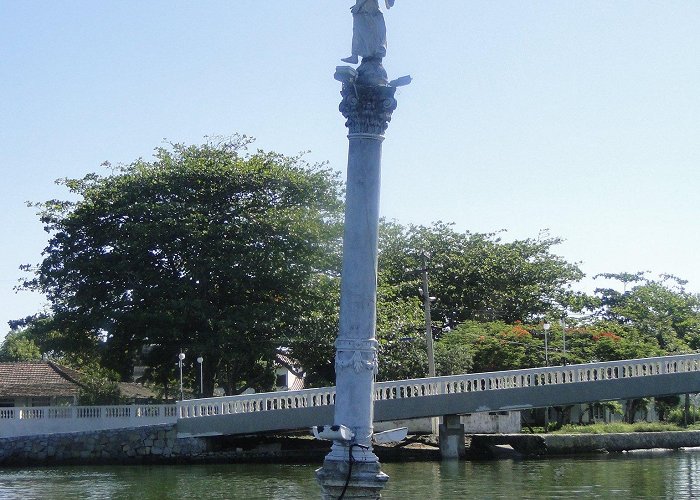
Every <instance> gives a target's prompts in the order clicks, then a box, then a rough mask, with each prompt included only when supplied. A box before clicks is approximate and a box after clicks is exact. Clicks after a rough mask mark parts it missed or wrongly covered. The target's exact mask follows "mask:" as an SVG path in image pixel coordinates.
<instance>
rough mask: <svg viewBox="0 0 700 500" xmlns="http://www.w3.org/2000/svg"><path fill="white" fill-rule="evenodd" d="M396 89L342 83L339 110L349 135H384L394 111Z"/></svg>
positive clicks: (378, 136) (352, 82)
mask: <svg viewBox="0 0 700 500" xmlns="http://www.w3.org/2000/svg"><path fill="white" fill-rule="evenodd" d="M395 92H396V87H390V86H383V85H372V86H365V85H359V84H358V83H356V82H354V81H351V82H344V83H343V88H342V90H341V92H340V95H341V96H342V97H343V100H342V101H341V103H340V106H339V109H340V112H341V113H342V115H343V116H344V117H345V118H346V122H345V126H346V127H348V130H349V131H350V135H353V134H368V135H373V136H377V138H380V137H382V136H383V135H384V132H385V131H386V129H387V127H388V126H389V122H390V121H391V114H392V113H393V112H394V110H395V109H396V99H394V93H395Z"/></svg>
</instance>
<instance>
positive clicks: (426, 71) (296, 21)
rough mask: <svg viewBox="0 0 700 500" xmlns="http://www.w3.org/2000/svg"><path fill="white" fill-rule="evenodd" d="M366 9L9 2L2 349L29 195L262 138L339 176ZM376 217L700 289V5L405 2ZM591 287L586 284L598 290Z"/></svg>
mask: <svg viewBox="0 0 700 500" xmlns="http://www.w3.org/2000/svg"><path fill="white" fill-rule="evenodd" d="M351 4H352V1H350V0H347V1H340V0H295V1H293V2H292V1H284V2H282V1H273V0H228V1H223V0H219V1H217V0H197V1H196V2H195V1H185V0H167V1H166V0H149V1H147V2H144V1H136V0H119V1H117V0H113V1H106V0H105V1H100V2H96V1H94V0H44V1H37V0H0V169H1V172H2V183H1V184H0V230H1V231H2V232H1V233H0V234H1V235H2V239H1V242H0V337H1V336H2V335H4V333H6V331H7V328H5V326H4V325H5V324H6V322H7V321H8V320H10V319H15V318H19V317H23V316H25V315H29V314H32V313H35V312H37V311H38V310H40V309H41V307H42V304H43V302H44V301H43V299H42V297H40V296H38V295H33V294H30V293H28V292H20V293H19V294H15V292H13V290H12V289H13V287H14V285H15V284H16V283H17V280H18V279H19V278H20V277H21V276H22V273H21V272H20V271H19V270H18V266H19V265H20V264H23V263H37V262H39V260H40V259H41V251H42V249H43V247H44V246H45V244H46V241H47V235H46V233H44V232H43V229H42V227H41V224H40V223H39V221H38V218H37V217H36V215H35V211H36V210H35V209H32V208H27V207H26V205H25V202H26V201H28V200H31V201H44V200H47V199H51V198H59V199H60V198H64V197H65V196H66V192H65V190H64V189H63V188H61V187H60V186H56V185H55V184H54V180H55V179H57V178H61V177H81V176H83V175H84V174H86V173H88V172H95V171H96V172H104V173H106V171H104V169H103V168H102V167H100V164H101V163H102V162H103V161H105V160H109V161H111V162H112V163H120V162H121V163H129V162H131V161H132V160H134V159H136V158H138V157H144V158H149V157H150V156H151V153H152V151H153V149H154V148H155V147H157V146H160V145H161V144H162V141H163V139H168V140H170V141H175V142H185V143H198V142H200V141H202V140H203V138H204V136H207V135H224V136H225V135H230V134H232V133H234V132H239V133H245V134H248V135H252V136H254V137H256V138H257V139H258V141H257V146H258V147H261V148H264V149H271V150H276V151H279V152H282V153H287V154H294V153H297V152H299V151H305V150H309V151H310V153H309V155H308V159H310V160H312V161H326V160H327V161H329V162H330V165H331V166H332V167H333V168H335V169H337V170H339V171H344V169H345V163H346V158H347V139H346V132H347V131H346V129H345V127H344V125H343V123H344V120H343V118H342V116H341V115H340V114H339V112H338V104H339V101H340V95H339V91H340V84H339V83H338V82H336V81H334V80H333V72H334V70H335V66H336V65H340V64H344V63H341V62H340V58H341V57H346V56H348V55H349V53H350V40H351V29H352V18H351V15H350V12H349V7H350V5H351ZM386 22H387V28H388V39H389V50H388V54H387V58H386V59H385V67H386V68H387V71H388V72H389V76H390V78H397V77H399V76H402V75H406V74H410V75H411V76H412V77H413V79H414V81H413V83H412V84H411V85H410V86H408V87H403V88H401V89H399V91H398V92H397V99H398V102H399V106H398V109H397V110H396V111H395V112H394V115H393V121H392V123H391V125H390V126H389V129H388V131H387V134H386V141H385V142H384V154H383V179H382V183H383V185H382V215H384V216H386V217H388V218H390V219H396V220H398V221H399V222H401V223H416V224H428V223H430V222H431V221H436V220H443V221H450V222H454V223H455V227H456V229H458V230H460V231H462V230H470V231H474V232H490V231H495V230H499V229H506V230H507V233H505V236H504V237H505V238H509V239H512V238H525V237H537V235H538V233H539V232H540V230H542V229H545V228H548V229H549V231H550V234H551V235H554V236H560V237H562V238H564V239H565V240H566V242H565V243H564V244H562V245H560V246H559V247H557V251H558V253H559V254H561V255H563V256H564V257H565V258H567V259H568V260H570V261H574V262H579V261H580V262H581V264H580V265H581V268H582V269H583V270H584V272H586V274H587V275H588V276H593V275H595V274H597V273H600V272H619V271H639V270H649V271H651V272H652V273H653V274H659V273H673V274H676V275H678V276H680V277H683V278H685V279H688V280H689V284H688V289H690V290H691V291H695V292H700V268H699V266H698V252H700V233H699V232H698V230H697V220H698V215H699V214H700V197H699V195H698V192H699V189H698V188H699V184H700V182H699V181H700V173H698V168H699V167H700V57H699V56H698V54H700V29H698V27H699V26H700V2H697V1H694V0H686V1H674V0H664V1H651V0H616V1H612V2H611V1H609V0H587V1H585V2H583V1H573V0H572V1H563V0H562V1H551V0H542V1H528V0H513V1H503V0H472V1H465V0H442V1H438V0H431V1H429V2H426V1H418V0H397V1H396V5H395V6H394V8H392V9H391V10H390V11H388V12H387V13H386ZM595 285H596V284H595V282H592V281H590V280H586V281H585V282H584V284H583V286H584V287H586V289H587V290H588V291H592V289H593V287H594V286H595Z"/></svg>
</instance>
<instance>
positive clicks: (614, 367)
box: [177, 354, 700, 418]
mask: <svg viewBox="0 0 700 500" xmlns="http://www.w3.org/2000/svg"><path fill="white" fill-rule="evenodd" d="M696 371H700V354H684V355H679V356H665V357H658V358H644V359H631V360H622V361H607V362H602V363H587V364H582V365H567V366H551V367H546V368H528V369H524V370H508V371H501V372H487V373H471V374H464V375H450V376H446V377H433V378H419V379H411V380H398V381H390V382H377V383H376V384H375V386H374V399H375V401H380V400H388V399H403V398H418V397H427V396H432V395H438V394H456V393H463V392H476V391H492V390H500V389H514V388H520V387H535V386H543V385H555V384H570V383H574V382H597V381H599V380H614V379H621V378H630V377H645V376H654V375H662V374H666V373H685V372H696ZM334 400H335V388H334V387H329V388H323V389H304V390H301V391H287V392H269V393H260V394H249V395H241V396H224V397H219V398H206V399H192V400H187V401H180V402H178V403H177V407H178V417H179V418H197V417H206V416H209V415H226V414H236V413H252V412H259V411H269V410H282V409H285V408H307V407H315V406H326V405H332V404H334Z"/></svg>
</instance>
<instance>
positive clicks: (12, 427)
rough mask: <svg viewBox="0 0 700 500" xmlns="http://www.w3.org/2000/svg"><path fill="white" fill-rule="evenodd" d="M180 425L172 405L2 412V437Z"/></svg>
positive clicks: (34, 409)
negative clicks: (167, 424) (176, 423)
mask: <svg viewBox="0 0 700 500" xmlns="http://www.w3.org/2000/svg"><path fill="white" fill-rule="evenodd" d="M175 422H177V407H176V406H175V405H173V404H170V405H118V406H35V407H10V408H0V437H15V436H34V435H39V434H53V433H62V432H82V431H96V430H107V429H123V428H128V427H141V426H145V425H157V424H166V423H175Z"/></svg>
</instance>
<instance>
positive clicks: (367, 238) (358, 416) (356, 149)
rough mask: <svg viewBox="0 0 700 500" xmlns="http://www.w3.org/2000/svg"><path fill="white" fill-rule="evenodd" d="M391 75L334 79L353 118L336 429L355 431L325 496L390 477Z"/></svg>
mask: <svg viewBox="0 0 700 500" xmlns="http://www.w3.org/2000/svg"><path fill="white" fill-rule="evenodd" d="M381 74H383V75H384V78H383V79H382V78H380V79H379V80H377V75H381ZM385 76H386V73H385V72H384V69H383V68H382V66H381V59H372V60H368V58H365V59H363V61H362V64H361V65H360V67H359V68H358V70H357V71H356V70H354V69H353V68H351V67H349V66H342V67H339V68H337V70H336V75H335V78H336V79H337V80H339V81H341V82H342V83H343V87H342V91H341V95H342V97H343V100H342V102H341V104H340V111H341V113H342V114H343V116H344V117H345V118H346V119H347V121H346V123H345V124H346V126H347V127H348V129H349V134H348V139H349V149H348V170H347V183H346V203H345V227H344V235H343V268H342V276H341V285H340V328H339V333H338V338H337V341H336V343H335V347H336V355H335V374H336V396H335V417H334V424H335V425H343V426H346V427H348V428H350V430H351V431H352V433H353V437H352V438H351V439H350V440H348V441H341V440H336V441H334V442H333V445H332V447H331V451H330V453H329V454H328V455H327V456H326V458H325V461H324V463H323V467H322V468H320V469H318V470H317V471H316V477H317V480H318V482H319V483H320V485H321V490H322V498H338V497H339V496H343V498H379V497H380V491H381V489H382V488H383V487H384V484H385V483H386V481H387V480H388V479H389V477H388V476H387V475H386V474H384V473H383V472H381V470H380V464H379V460H378V458H377V456H376V455H375V454H374V453H373V452H372V434H373V424H372V422H373V417H374V378H375V376H376V374H377V367H378V365H377V340H376V338H375V330H376V301H377V254H378V239H379V237H378V233H379V186H380V177H381V175H380V174H381V157H382V142H383V140H384V132H385V131H386V129H387V127H388V125H389V120H391V114H392V112H393V111H394V109H396V100H394V92H395V91H396V88H395V87H391V86H389V85H388V84H387V83H386V78H385ZM346 484H347V491H343V490H344V489H345V485H346Z"/></svg>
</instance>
